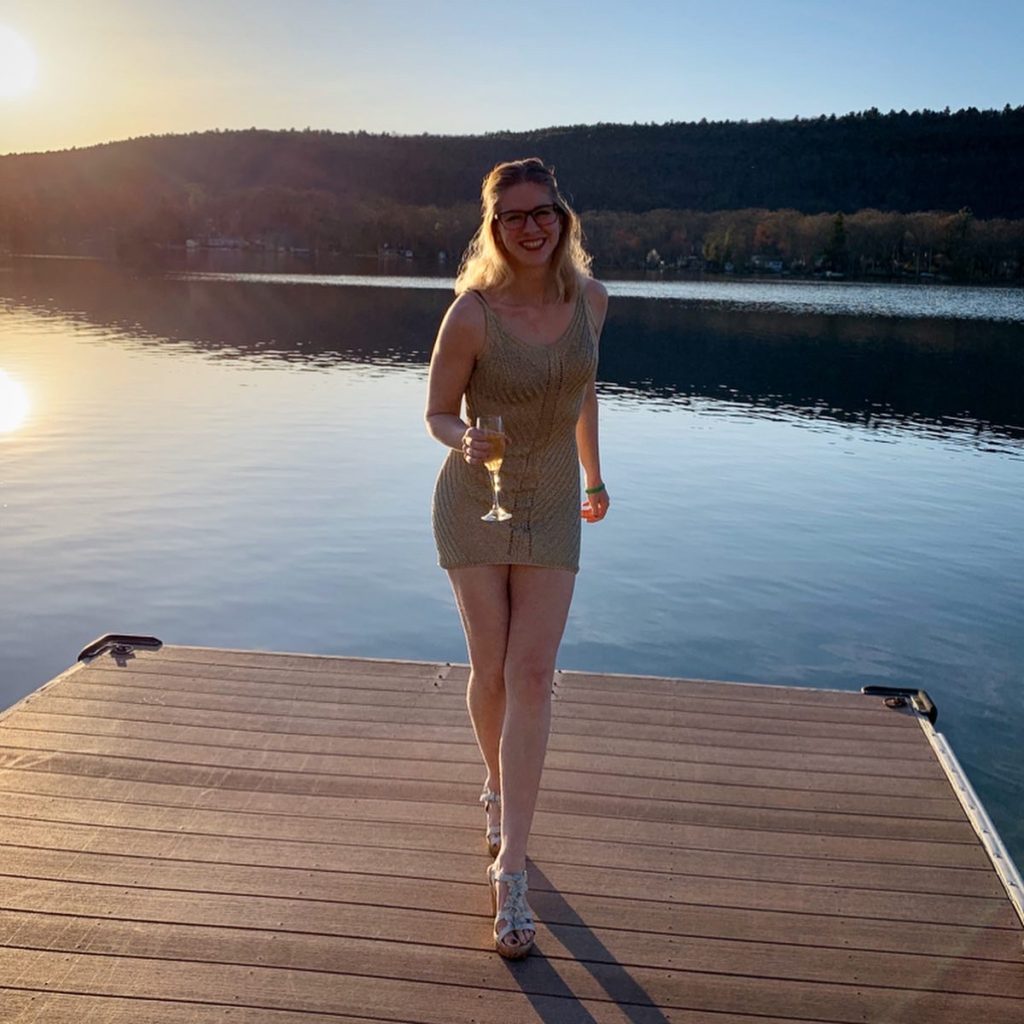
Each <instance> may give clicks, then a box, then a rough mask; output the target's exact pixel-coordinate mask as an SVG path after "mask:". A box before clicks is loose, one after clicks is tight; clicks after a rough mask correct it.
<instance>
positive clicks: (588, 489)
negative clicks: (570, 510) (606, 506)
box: [584, 484, 604, 494]
mask: <svg viewBox="0 0 1024 1024" xmlns="http://www.w3.org/2000/svg"><path fill="white" fill-rule="evenodd" d="M584 490H586V492H587V494H600V493H601V492H602V491H603V490H604V484H598V485H597V486H596V487H586V488H584Z"/></svg>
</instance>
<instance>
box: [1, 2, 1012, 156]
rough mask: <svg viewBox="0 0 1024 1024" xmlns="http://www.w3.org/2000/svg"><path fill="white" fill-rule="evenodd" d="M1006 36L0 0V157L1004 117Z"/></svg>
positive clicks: (985, 30)
mask: <svg viewBox="0 0 1024 1024" xmlns="http://www.w3.org/2000/svg"><path fill="white" fill-rule="evenodd" d="M483 12H489V13H483ZM1022 38H1024V3H1021V2H1019V0H981V2H977V3H973V4H965V3H963V2H962V0H930V2H923V0H900V2H894V0H885V2H879V0H860V2H858V3H849V2H846V0H843V2H834V0H773V2H771V3H766V2H763V0H756V2H752V0H734V2H732V3H729V4H726V5H721V6H718V5H714V4H712V3H708V2H705V0H700V2H697V0H634V2H632V3H628V4H626V3H620V2H614V3H613V2H606V0H589V2H578V0H565V2H562V3H557V4H556V3H547V2H535V0H525V2H521V3H519V4H501V5H496V4H495V5H485V4H481V3H479V2H469V0H387V2H370V0H362V2H354V0H292V2H291V3H281V2H280V0H174V2H170V0H87V2H85V3H77V2H73V0H0V153H11V152H26V151H35V150H50V149H64V148H68V147H70V146H86V145H91V144H94V143H98V142H106V141H110V140H113V139H123V138H128V137H131V136H136V135H148V134H160V133H172V132H187V131H197V130H204V129H209V128H248V127H250V126H256V127H261V128H293V127H294V128H303V127H306V126H309V127H313V128H326V129H331V130H336V131H350V130H358V129H363V130H366V131H371V132H380V131H390V132H397V133H405V134H417V133H420V132H429V133H442V134H463V133H473V134H476V133H482V132H488V131H498V130H502V129H513V130H520V129H528V128H540V127H546V126H550V125H559V124H580V123H594V122H597V121H616V122H627V123H628V122H633V121H641V122H664V121H670V120H675V121H694V120H699V119H700V118H702V117H707V118H708V119H709V120H723V119H739V118H747V119H749V120H757V119H760V118H765V117H777V118H789V117H793V116H794V115H800V116H802V117H803V116H816V115H818V114H821V113H826V114H828V113H838V114H842V113H846V112H848V111H851V110H863V109H867V108H869V107H872V106H875V107H878V108H879V109H881V110H883V111H886V110H889V109H896V110H899V109H901V108H906V109H908V110H913V109H921V108H924V107H928V108H931V109H939V110H941V109H942V108H944V107H946V106H949V107H952V108H953V109H957V108H959V107H967V106H975V107H978V108H1002V107H1003V106H1004V105H1005V104H1007V103H1010V104H1012V105H1013V106H1017V105H1020V104H1021V103H1024V75H1022V74H1021V71H1020V40H1021V39H1022ZM19 39H20V40H22V41H23V42H24V43H25V44H27V46H28V48H29V52H30V54H34V55H35V69H34V71H33V70H32V68H30V67H28V66H27V65H26V66H25V67H24V68H21V67H20V66H19V65H18V62H19V61H21V60H23V59H25V58H24V53H23V52H22V51H20V50H19V49H18V45H20V44H16V43H12V42H11V41H12V40H19ZM19 54H20V56H19Z"/></svg>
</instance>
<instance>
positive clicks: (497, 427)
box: [476, 416, 512, 523]
mask: <svg viewBox="0 0 1024 1024" xmlns="http://www.w3.org/2000/svg"><path fill="white" fill-rule="evenodd" d="M476 426H477V430H482V431H483V432H484V436H485V437H486V439H487V441H488V443H489V444H490V446H491V451H490V454H489V455H488V456H487V458H486V459H484V465H485V466H486V467H487V472H488V473H490V474H491V490H492V491H493V492H494V499H493V501H492V503H491V510H490V512H488V513H487V515H484V516H481V517H480V518H481V519H482V520H483V521H484V522H485V523H503V522H505V521H506V520H507V519H511V518H512V513H511V512H509V511H508V509H505V508H502V505H501V478H500V477H499V476H498V470H500V469H501V463H502V461H503V460H504V458H505V426H504V424H503V423H502V421H501V417H500V416H477V418H476Z"/></svg>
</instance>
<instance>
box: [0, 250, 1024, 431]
mask: <svg viewBox="0 0 1024 1024" xmlns="http://www.w3.org/2000/svg"><path fill="white" fill-rule="evenodd" d="M296 280H301V279H298V278H297V279H296ZM418 283H419V285H420V287H417V288H401V289H399V288H393V289H385V288H381V287H379V286H376V287H359V286H334V287H326V286H324V284H323V283H319V284H315V283H310V284H302V283H292V284H289V285H282V284H278V285H275V286H268V285H267V284H265V283H262V282H261V281H260V280H259V279H258V278H254V279H245V280H239V279H235V278H231V277H230V276H228V275H223V276H221V277H219V278H205V279H196V278H194V277H193V278H188V277H183V276H181V275H179V276H174V275H171V276H167V275H164V274H152V275H138V274H135V275H133V274H131V273H128V272H125V271H123V270H120V269H118V268H116V267H111V266H109V265H103V264H83V263H75V264H72V265H68V264H55V263H51V262H45V261H17V262H16V263H15V264H14V266H13V267H12V268H10V269H9V270H8V271H7V272H6V273H3V274H0V302H2V303H4V305H5V306H6V307H7V308H8V309H17V308H22V309H24V308H27V309H31V310H32V311H34V312H37V313H43V314H50V315H53V314H57V315H59V316H61V317H62V318H64V319H67V318H70V319H73V320H75V321H77V322H78V323H79V324H81V326H82V329H83V330H90V329H92V328H101V329H102V333H103V334H104V335H105V336H109V334H111V333H115V334H119V335H120V336H121V337H123V338H124V339H126V340H129V341H130V342H131V343H132V344H139V343H142V344H150V343H160V344H167V343H176V344H179V345H182V346H184V347H185V348H187V349H190V350H201V351H203V352H204V353H206V354H208V355H209V356H211V357H214V358H218V359H237V360H245V361H247V362H248V363H249V364H250V365H252V364H273V365H278V366H279V365H280V364H281V363H282V362H284V363H290V364H292V365H294V366H295V367H296V368H303V369H317V368H326V367H330V366H335V365H337V364H339V363H348V362H358V363H365V364H371V365H378V366H381V367H382V368H384V367H387V366H389V365H394V364H399V365H422V364H424V363H425V362H426V361H427V360H428V358H429V353H430V345H431V343H432V339H433V336H434V333H435V331H436V328H437V323H438V320H439V318H440V316H441V314H442V312H443V310H444V308H445V306H446V305H447V303H448V301H449V299H450V292H449V291H447V290H446V289H444V288H441V287H432V286H431V287H423V284H424V282H423V281H420V282H418ZM428 283H430V284H432V282H428ZM442 283H443V282H442ZM761 287H767V286H761ZM894 292H895V294H896V295H898V294H899V290H898V289H896V290H894ZM908 294H909V293H908ZM915 301H916V300H915ZM1019 334H1020V327H1019V325H1017V324H1012V323H1005V322H996V321H992V322H989V321H983V320H972V321H958V320H950V319H948V318H922V317H905V318H898V317H893V316H886V317H864V316H848V315H835V314H826V313H821V312H819V313H806V312H805V313H803V314H801V315H793V314H792V313H789V312H785V311H778V310H774V309H771V310H766V309H758V308H751V309H743V308H732V307H730V308H723V307H722V305H721V304H720V303H715V302H708V303H693V302H684V301H682V300H660V301H652V300H651V299H649V298H646V299H645V298H629V297H619V298H617V299H616V301H615V302H614V303H613V305H612V307H611V314H610V318H609V322H608V325H607V330H606V335H605V339H604V342H603V347H602V348H603V351H602V356H601V371H600V377H601V382H602V386H603V388H604V391H605V394H606V396H608V397H609V398H612V399H614V398H615V397H616V396H620V397H623V398H628V397H629V396H630V395H640V396H642V397H644V398H645V399H647V400H650V399H652V398H653V399H657V400H660V401H664V402H670V403H673V404H676V403H683V404H688V403H693V402H695V401H700V400H705V399H711V400H714V401H715V402H722V403H725V404H724V405H718V406H716V408H717V409H718V410H719V411H722V410H725V411H730V410H731V411H737V410H738V411H740V412H742V413H743V414H744V415H751V414H754V415H759V416H765V415H768V416H772V415H778V416H784V417H786V418H790V419H797V420H799V421H803V422H808V423H812V422H813V421H816V420H825V421H832V422H835V421H839V422H843V423H853V424H859V425H861V426H862V427H866V428H869V429H876V430H881V431H885V430H901V431H903V430H916V431H925V432H927V433H929V434H932V435H942V436H947V437H951V438H956V439H957V440H958V441H960V442H963V441H965V440H966V441H968V442H970V443H974V444H978V445H980V446H982V447H985V446H987V445H991V444H996V445H997V446H1005V445H1006V444H1007V443H1009V445H1010V447H1011V449H1013V450H1016V449H1017V448H1018V447H1019V445H1020V443H1021V441H1022V440H1024V392H1022V391H1021V389H1020V388H1019V387H1018V384H1017V382H1018V381H1019V380H1020V379H1021V378H1022V375H1024V346H1021V345H1020V344H1019V340H1020V339H1019Z"/></svg>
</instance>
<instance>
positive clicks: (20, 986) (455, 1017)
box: [0, 646, 1024, 1024]
mask: <svg viewBox="0 0 1024 1024" xmlns="http://www.w3.org/2000/svg"><path fill="white" fill-rule="evenodd" d="M466 675H467V669H466V668H465V667H464V666H453V665H445V664H418V663H408V662H388V661H367V660H357V659H347V658H328V657H313V656H305V655H292V654H265V653H254V652H243V651H224V650H211V649H200V648H189V647H170V646H164V647H162V648H159V649H153V650H149V649H143V648H136V649H134V650H126V651H120V652H119V651H117V650H111V649H109V648H108V649H105V650H104V651H103V652H102V653H99V654H97V655H96V656H95V657H92V658H90V659H87V660H85V661H83V662H80V663H79V664H77V665H76V666H75V667H74V668H72V669H70V670H69V671H67V672H65V673H63V674H62V675H60V676H58V677H57V678H56V679H55V680H53V681H52V682H50V683H47V684H46V685H45V686H43V687H42V688H41V689H40V690H39V691H37V692H36V693H34V694H32V695H30V696H29V697H27V698H26V699H25V700H23V701H22V702H20V703H19V704H17V705H16V706H15V707H13V708H11V709H10V710H8V711H7V712H6V713H4V715H3V716H2V717H0V829H2V833H0V879H2V893H3V897H2V900H0V908H2V909H0V1020H2V1021H3V1022H4V1024H28V1022H33V1024H65V1022H66V1024H90V1022H97V1024H98V1022H102V1024H185V1022H188V1024H197V1022H199V1024H207V1022H214V1021H216V1022H224V1021H228V1022H232V1021H234V1022H244V1024H291V1022H304V1024H305V1022H309V1024H313V1022H343V1024H370V1022H378V1024H379V1022H382V1021H389V1022H390V1021H394V1022H400V1021H402V1022H423V1024H470V1022H480V1024H506V1022H507V1024H523V1022H533V1021H539V1022H542V1024H613V1022H615V1024H618V1022H623V1024H666V1022H671V1024H684V1022H685V1024H695V1022H708V1024H711V1022H714V1024H781V1022H783V1021H801V1022H809V1021H821V1022H854V1021H856V1022H900V1024H915V1022H920V1024H953V1022H956V1024H963V1022H967V1021H971V1022H981V1024H1020V1022H1021V1021H1024V954H1022V939H1024V930H1022V924H1021V918H1020V915H1019V913H1018V909H1019V895H1020V894H1019V890H1015V886H1019V876H1017V875H1015V874H1014V871H1015V869H1014V868H1013V866H1012V864H1009V863H1007V862H1005V861H1004V862H1003V863H1002V864H1000V865H999V867H1000V871H1001V872H1002V877H1001V876H1000V874H999V873H997V871H996V869H995V867H994V861H993V853H992V852H991V851H993V850H994V851H995V862H996V863H998V862H999V860H1000V856H999V844H998V837H997V836H996V837H990V840H989V850H986V846H985V845H983V843H982V842H981V841H980V840H979V834H978V831H977V830H976V827H975V825H974V824H972V823H971V821H969V820H968V816H967V814H966V813H965V810H964V804H966V805H967V806H970V801H971V799H972V796H971V794H970V793H969V787H968V791H967V795H966V796H964V797H963V803H962V802H961V799H959V798H958V796H957V793H956V789H957V788H960V787H959V786H954V785H952V784H951V781H950V776H949V775H947V769H946V768H945V767H944V766H943V764H942V763H941V760H942V759H941V758H940V757H938V756H937V750H939V747H937V746H936V740H935V736H934V735H932V733H933V732H934V731H933V730H932V729H931V726H930V725H928V724H927V723H926V722H925V721H924V720H923V719H922V718H921V716H920V715H919V714H918V713H917V711H915V710H914V708H912V707H911V706H909V705H905V706H903V707H899V708H888V707H886V706H884V704H883V703H882V701H881V700H880V699H879V698H878V697H877V696H872V697H869V696H864V695H861V694H858V693H854V692H840V691H834V690H833V691H829V690H806V689H796V688H784V687H769V686H753V685H741V684H730V683H715V682H702V681H694V680H667V679H654V678H644V677H636V678H634V677H623V676H598V675H587V674H582V673H575V672H561V673H559V674H558V675H557V678H556V681H555V703H554V708H555V716H554V727H553V733H552V738H551V745H550V752H549V756H548V761H547V767H546V770H545V775H544V781H543V788H542V792H541V796H540V803H539V807H538V812H537V816H536V820H535V826H534V835H533V841H532V848H531V857H532V862H531V863H530V865H529V870H530V885H531V902H532V904H533V907H534V909H535V910H536V911H537V913H538V915H539V918H540V921H541V924H540V926H539V932H538V939H537V948H536V950H535V951H534V954H533V955H532V956H531V957H530V958H529V959H528V960H526V961H525V962H523V963H520V964H508V963H506V962H504V961H502V960H501V959H500V958H499V957H498V956H497V955H496V954H495V953H494V952H493V951H492V949H491V947H490V943H489V934H490V919H489V916H488V910H489V903H488V893H487V887H486V884H485V882H484V869H485V866H486V863H487V856H486V852H485V849H484V846H483V824H484V817H483V813H482V811H481V809H480V806H479V805H478V804H477V802H476V798H477V796H478V794H479V792H480V788H481V782H482V780H483V775H482V770H481V766H480V762H479V755H478V752H477V749H476V745H475V743H474V740H473V735H472V731H471V729H470V726H469V722H468V718H467V715H466V711H465V705H464V689H465V682H466ZM939 739H940V740H941V737H939ZM954 768H955V765H954ZM953 777H954V780H955V772H954V776H953ZM962 795H963V794H962ZM972 813H974V812H972ZM979 814H980V815H981V818H980V819H979V818H978V815H979ZM975 819H976V822H977V821H978V820H981V822H982V825H983V826H984V824H985V823H984V812H983V810H981V809H978V811H977V813H975ZM981 831H982V832H984V831H985V828H984V827H982V828H981ZM1015 900H1017V906H1016V907H1015Z"/></svg>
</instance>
